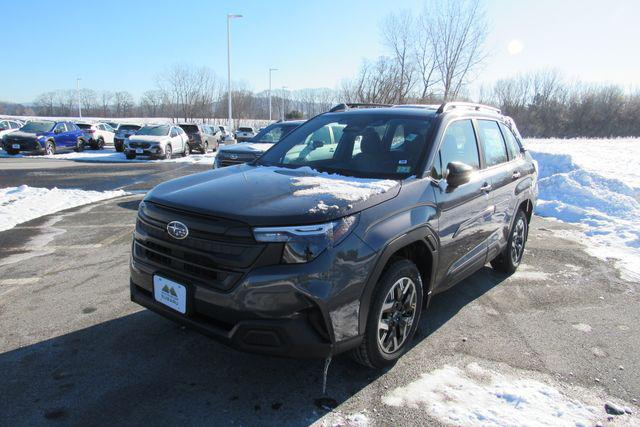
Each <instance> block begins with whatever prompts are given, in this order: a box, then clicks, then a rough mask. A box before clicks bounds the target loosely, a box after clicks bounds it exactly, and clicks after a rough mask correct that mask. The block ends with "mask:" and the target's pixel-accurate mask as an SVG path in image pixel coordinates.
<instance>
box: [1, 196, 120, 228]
mask: <svg viewBox="0 0 640 427" xmlns="http://www.w3.org/2000/svg"><path fill="white" fill-rule="evenodd" d="M126 194H127V193H126V192H125V191H122V190H116V191H85V190H75V189H72V190H61V189H58V188H53V189H51V190H50V189H48V188H34V187H29V186H28V185H21V186H20V187H8V188H0V231H4V230H8V229H10V228H13V227H15V226H16V225H18V224H20V223H23V222H26V221H29V220H32V219H34V218H38V217H41V216H44V215H49V214H52V213H55V212H58V211H61V210H64V209H69V208H73V207H76V206H81V205H86V204H88V203H94V202H97V201H100V200H105V199H110V198H112V197H119V196H124V195H126Z"/></svg>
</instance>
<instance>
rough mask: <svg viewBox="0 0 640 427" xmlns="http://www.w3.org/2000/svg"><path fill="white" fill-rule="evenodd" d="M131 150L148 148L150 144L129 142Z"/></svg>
mask: <svg viewBox="0 0 640 427" xmlns="http://www.w3.org/2000/svg"><path fill="white" fill-rule="evenodd" d="M129 147H131V148H149V147H151V144H150V143H148V142H129Z"/></svg>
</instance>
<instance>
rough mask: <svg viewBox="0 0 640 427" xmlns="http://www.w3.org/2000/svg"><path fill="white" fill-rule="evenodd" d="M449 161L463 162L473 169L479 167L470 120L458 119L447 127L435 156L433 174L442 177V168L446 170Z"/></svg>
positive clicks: (476, 146) (476, 144)
mask: <svg viewBox="0 0 640 427" xmlns="http://www.w3.org/2000/svg"><path fill="white" fill-rule="evenodd" d="M451 162H460V163H464V164H466V165H469V166H471V167H472V168H474V169H479V168H480V156H479V155H478V143H477V141H476V134H475V132H474V131H473V124H472V123H471V120H458V121H455V122H453V123H451V124H450V125H449V127H447V130H446V131H445V133H444V136H443V137H442V145H441V146H440V152H439V156H438V157H436V161H435V164H434V170H433V172H432V174H433V176H434V177H435V178H438V179H440V178H443V170H446V168H447V165H448V164H449V163H451Z"/></svg>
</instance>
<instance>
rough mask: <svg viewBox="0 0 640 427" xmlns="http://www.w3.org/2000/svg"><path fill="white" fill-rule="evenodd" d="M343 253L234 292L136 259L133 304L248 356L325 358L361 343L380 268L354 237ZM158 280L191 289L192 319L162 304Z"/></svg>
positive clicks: (266, 271) (254, 279)
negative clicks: (366, 291)
mask: <svg viewBox="0 0 640 427" xmlns="http://www.w3.org/2000/svg"><path fill="white" fill-rule="evenodd" d="M134 246H135V240H134ZM339 248H342V249H341V250H338V248H336V249H334V250H332V251H325V252H324V253H323V254H321V255H320V256H319V257H318V258H317V259H316V260H314V261H312V262H309V263H306V264H290V265H280V264H279V265H270V266H265V267H257V268H253V269H250V270H249V271H248V272H247V273H243V275H242V277H241V278H240V279H239V280H238V281H237V282H236V284H235V285H233V287H232V288H231V289H229V290H228V291H225V290H221V289H214V288H212V287H211V286H210V285H208V284H207V283H205V282H203V281H200V280H194V279H193V278H192V277H189V276H187V275H181V274H180V273H179V272H176V271H175V270H173V269H167V268H164V267H163V266H161V265H155V264H154V263H153V262H148V261H147V260H143V259H140V258H138V257H137V256H136V255H135V252H134V255H133V256H132V258H131V264H130V270H131V280H130V287H131V300H132V301H134V302H136V303H138V304H140V305H142V306H144V307H146V308H148V309H150V310H152V311H154V312H156V313H158V314H160V315H162V316H164V317H166V318H168V319H170V320H173V321H175V322H177V323H180V324H183V325H186V326H189V327H191V328H193V329H195V330H197V331H198V332H201V333H203V334H205V335H207V336H209V337H212V338H214V339H216V340H218V341H220V342H222V343H224V344H226V345H229V346H230V347H232V348H235V349H237V350H240V351H246V352H251V353H259V354H267V355H275V356H285V357H295V358H324V357H327V356H329V355H332V354H337V353H340V352H343V351H346V350H349V349H351V348H354V347H356V346H357V345H359V343H360V342H361V339H362V336H361V334H360V328H359V324H358V319H359V316H358V315H359V308H360V306H359V298H360V296H361V295H362V291H363V288H364V283H365V280H366V278H367V274H368V272H369V271H370V270H371V269H372V268H373V264H374V262H375V261H374V259H375V254H374V253H372V252H371V250H370V249H369V248H368V247H367V246H366V245H364V243H362V241H361V240H360V239H359V238H358V237H357V236H355V235H354V234H352V235H351V236H349V237H348V238H347V239H346V240H345V241H344V242H342V243H341V245H340V246H339ZM345 257H346V258H348V261H347V260H345ZM156 274H158V275H161V276H163V277H166V278H169V279H171V280H174V281H176V282H178V283H180V284H183V285H184V286H186V287H187V312H186V314H184V315H183V314H181V313H179V312H177V311H174V310H172V309H171V308H168V307H167V306H165V305H163V304H161V303H159V302H157V301H156V300H155V298H154V295H153V276H154V275H156Z"/></svg>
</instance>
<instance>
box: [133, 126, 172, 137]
mask: <svg viewBox="0 0 640 427" xmlns="http://www.w3.org/2000/svg"><path fill="white" fill-rule="evenodd" d="M168 134H169V126H167V125H159V126H144V127H143V128H141V129H140V130H139V131H138V132H136V135H149V136H164V135H168Z"/></svg>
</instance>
